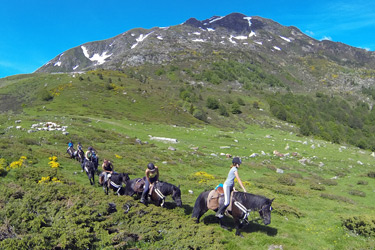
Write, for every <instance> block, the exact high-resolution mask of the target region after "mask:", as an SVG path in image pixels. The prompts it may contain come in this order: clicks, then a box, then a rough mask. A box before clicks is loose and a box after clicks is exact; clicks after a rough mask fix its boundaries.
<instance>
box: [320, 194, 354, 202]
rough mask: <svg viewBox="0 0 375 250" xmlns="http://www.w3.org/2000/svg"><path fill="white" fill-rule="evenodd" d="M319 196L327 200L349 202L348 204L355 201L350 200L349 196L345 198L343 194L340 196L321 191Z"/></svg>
mask: <svg viewBox="0 0 375 250" xmlns="http://www.w3.org/2000/svg"><path fill="white" fill-rule="evenodd" d="M320 197H322V198H325V199H329V200H337V201H342V202H346V203H350V204H354V203H355V202H354V201H353V200H351V199H349V198H346V197H344V196H340V195H334V194H326V193H323V194H321V195H320Z"/></svg>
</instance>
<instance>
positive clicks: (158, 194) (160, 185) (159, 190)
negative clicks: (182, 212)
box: [150, 181, 182, 207]
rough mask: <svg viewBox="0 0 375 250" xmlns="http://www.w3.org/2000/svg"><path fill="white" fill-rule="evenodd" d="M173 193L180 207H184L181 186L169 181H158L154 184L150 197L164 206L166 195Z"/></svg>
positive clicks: (173, 197)
mask: <svg viewBox="0 0 375 250" xmlns="http://www.w3.org/2000/svg"><path fill="white" fill-rule="evenodd" d="M167 195H172V199H173V200H174V201H175V202H176V205H177V206H178V207H182V201H181V190H180V186H178V187H176V186H175V185H173V184H170V183H168V182H162V181H158V182H156V183H155V184H154V187H153V188H152V192H151V195H150V198H151V200H152V201H153V202H155V204H156V205H157V206H161V207H163V206H164V202H165V196H167Z"/></svg>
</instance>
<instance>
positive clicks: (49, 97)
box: [39, 89, 53, 102]
mask: <svg viewBox="0 0 375 250" xmlns="http://www.w3.org/2000/svg"><path fill="white" fill-rule="evenodd" d="M39 97H40V99H41V100H42V101H46V102H48V101H51V100H52V99H53V96H52V95H51V94H50V93H49V92H48V91H47V90H46V89H43V90H42V91H40V93H39Z"/></svg>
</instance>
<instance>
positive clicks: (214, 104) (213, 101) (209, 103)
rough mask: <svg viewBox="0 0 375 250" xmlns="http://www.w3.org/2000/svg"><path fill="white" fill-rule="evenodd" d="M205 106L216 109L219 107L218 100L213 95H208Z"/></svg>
mask: <svg viewBox="0 0 375 250" xmlns="http://www.w3.org/2000/svg"><path fill="white" fill-rule="evenodd" d="M206 106H207V108H209V109H218V108H219V101H218V100H217V99H216V98H215V97H211V96H210V97H208V98H207V101H206Z"/></svg>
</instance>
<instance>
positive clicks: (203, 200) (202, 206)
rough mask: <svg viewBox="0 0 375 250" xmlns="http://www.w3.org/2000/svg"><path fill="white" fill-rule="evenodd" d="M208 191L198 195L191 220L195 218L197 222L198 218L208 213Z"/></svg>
mask: <svg viewBox="0 0 375 250" xmlns="http://www.w3.org/2000/svg"><path fill="white" fill-rule="evenodd" d="M209 192H210V191H205V192H202V193H200V194H199V196H198V198H197V199H196V201H195V204H194V208H193V214H192V215H191V217H192V218H196V219H197V222H199V219H200V217H201V216H202V215H203V214H204V213H205V212H207V211H208V208H207V197H208V193H209Z"/></svg>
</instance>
